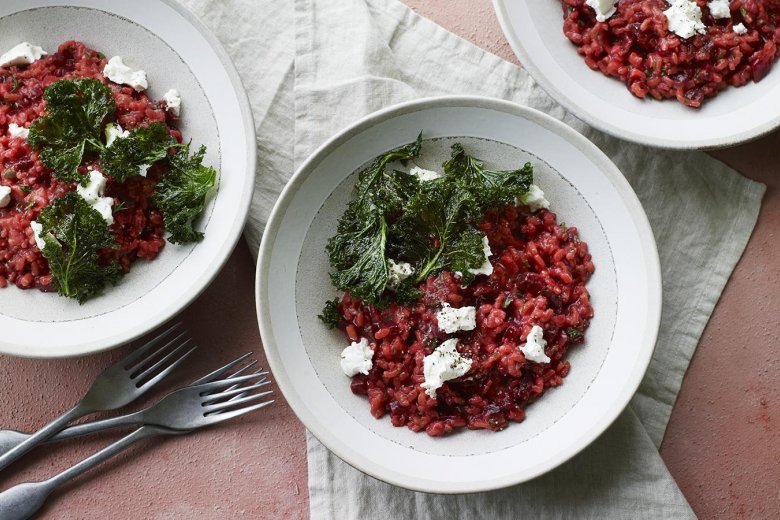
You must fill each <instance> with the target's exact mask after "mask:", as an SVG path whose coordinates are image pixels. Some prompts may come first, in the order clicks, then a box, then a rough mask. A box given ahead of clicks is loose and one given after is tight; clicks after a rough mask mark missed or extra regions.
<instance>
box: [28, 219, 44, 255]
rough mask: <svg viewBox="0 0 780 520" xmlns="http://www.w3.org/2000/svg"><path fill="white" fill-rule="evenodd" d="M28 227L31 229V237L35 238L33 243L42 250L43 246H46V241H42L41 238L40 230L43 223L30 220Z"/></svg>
mask: <svg viewBox="0 0 780 520" xmlns="http://www.w3.org/2000/svg"><path fill="white" fill-rule="evenodd" d="M30 228H32V230H33V238H35V244H36V245H37V246H38V249H40V250H41V251H43V248H44V247H46V242H44V241H43V239H42V238H41V231H43V225H42V224H38V223H37V222H36V221H34V220H33V221H31V222H30Z"/></svg>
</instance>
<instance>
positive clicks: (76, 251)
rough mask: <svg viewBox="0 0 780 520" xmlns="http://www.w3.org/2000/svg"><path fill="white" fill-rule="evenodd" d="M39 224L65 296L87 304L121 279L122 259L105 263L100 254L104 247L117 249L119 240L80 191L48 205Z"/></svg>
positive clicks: (57, 282) (41, 215)
mask: <svg viewBox="0 0 780 520" xmlns="http://www.w3.org/2000/svg"><path fill="white" fill-rule="evenodd" d="M38 223H39V224H41V226H42V231H41V237H42V238H43V240H44V242H45V243H46V245H45V247H44V248H43V251H42V253H43V256H45V257H46V259H47V260H48V261H49V266H50V267H51V272H52V277H53V279H54V285H55V286H56V288H57V291H58V292H59V293H60V294H61V295H63V296H67V297H69V298H76V299H77V300H78V301H79V303H84V302H85V301H86V300H88V299H89V298H91V297H93V296H96V295H98V294H100V293H101V292H103V289H104V288H105V286H106V284H107V283H109V282H110V283H112V284H116V282H117V281H118V280H119V279H120V278H121V276H122V269H121V267H120V266H119V263H118V262H116V261H114V262H111V263H110V264H108V265H103V264H102V263H101V262H100V258H99V256H98V250H100V249H111V248H116V247H117V245H116V240H115V239H114V237H113V235H112V234H111V232H110V231H109V229H108V226H106V222H105V221H104V220H103V217H102V216H101V215H100V213H98V212H97V211H96V210H95V209H93V208H92V207H91V206H90V205H89V204H88V203H87V202H86V201H85V200H84V199H83V198H81V197H80V196H79V195H78V194H77V193H75V192H69V193H68V194H67V195H65V196H64V197H62V198H60V199H57V200H55V201H54V202H52V204H51V205H50V206H47V207H46V208H44V209H43V211H41V214H40V216H39V217H38Z"/></svg>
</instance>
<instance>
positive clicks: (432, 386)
mask: <svg viewBox="0 0 780 520" xmlns="http://www.w3.org/2000/svg"><path fill="white" fill-rule="evenodd" d="M457 344H458V340H457V339H456V338H453V339H448V340H447V341H445V342H444V343H442V344H441V345H439V346H438V347H437V348H436V350H434V351H433V352H431V354H430V355H428V356H425V359H423V375H425V381H424V382H423V383H421V384H420V386H421V387H423V388H424V389H425V393H427V394H428V395H429V396H431V397H432V398H434V399H435V398H436V390H438V389H439V388H441V385H443V384H444V382H445V381H449V380H450V379H455V378H456V377H460V376H462V375H464V374H466V372H468V371H469V369H471V360H470V359H469V358H467V357H463V356H461V355H460V353H459V352H458V351H457V350H456V349H455V346H456V345H457Z"/></svg>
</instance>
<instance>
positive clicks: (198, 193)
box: [111, 144, 217, 244]
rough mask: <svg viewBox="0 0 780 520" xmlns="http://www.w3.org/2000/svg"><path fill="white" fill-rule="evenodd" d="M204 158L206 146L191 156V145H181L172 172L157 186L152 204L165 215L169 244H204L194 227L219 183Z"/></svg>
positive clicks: (171, 166) (173, 162)
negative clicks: (205, 163) (216, 183)
mask: <svg viewBox="0 0 780 520" xmlns="http://www.w3.org/2000/svg"><path fill="white" fill-rule="evenodd" d="M111 148H113V146H111ZM205 155H206V147H205V146H201V147H200V148H199V149H198V151H197V152H195V153H194V154H193V155H192V156H190V145H189V144H186V145H179V147H178V149H177V150H176V153H175V154H173V155H171V156H170V157H169V158H168V161H169V163H170V170H169V171H168V172H167V173H165V175H163V177H162V179H161V180H160V182H159V183H158V184H157V191H156V193H155V194H154V199H153V200H154V203H155V204H156V205H157V207H158V208H160V211H162V214H163V220H164V222H165V230H166V231H167V232H168V233H169V235H170V236H169V237H168V241H170V242H172V243H174V244H188V243H191V242H200V241H201V240H203V233H201V232H200V231H196V230H195V227H194V226H195V222H196V221H197V219H198V217H200V215H201V213H203V210H204V209H205V207H206V200H207V198H208V195H209V193H210V192H211V190H212V189H213V188H214V184H215V182H216V179H217V172H216V170H214V168H211V167H210V166H204V165H203V157H204V156H205Z"/></svg>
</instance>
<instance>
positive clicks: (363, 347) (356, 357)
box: [341, 338, 374, 377]
mask: <svg viewBox="0 0 780 520" xmlns="http://www.w3.org/2000/svg"><path fill="white" fill-rule="evenodd" d="M373 357H374V351H373V350H372V349H371V346H370V345H369V344H368V340H367V339H366V338H360V341H359V342H352V344H350V346H348V347H347V348H345V349H344V350H343V351H342V352H341V370H343V371H344V373H345V374H346V375H348V376H349V377H352V376H354V375H355V374H364V375H368V372H369V371H370V370H371V367H373V366H374V363H373V361H371V359H372V358H373Z"/></svg>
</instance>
